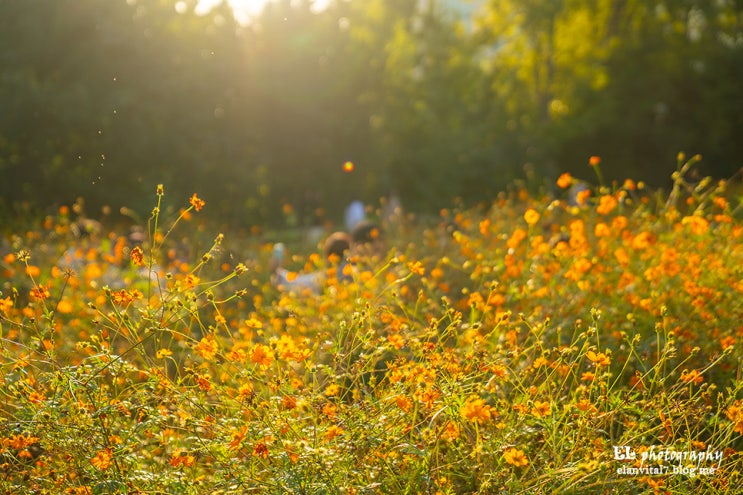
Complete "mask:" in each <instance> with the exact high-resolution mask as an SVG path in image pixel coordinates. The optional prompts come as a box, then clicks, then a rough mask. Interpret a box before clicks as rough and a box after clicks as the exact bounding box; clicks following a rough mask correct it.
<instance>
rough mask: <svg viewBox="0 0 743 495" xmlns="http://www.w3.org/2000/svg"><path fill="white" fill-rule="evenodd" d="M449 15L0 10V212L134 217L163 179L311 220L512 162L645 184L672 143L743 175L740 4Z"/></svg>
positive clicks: (248, 210)
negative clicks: (592, 164)
mask: <svg viewBox="0 0 743 495" xmlns="http://www.w3.org/2000/svg"><path fill="white" fill-rule="evenodd" d="M458 3H460V2H455V1H449V2H443V1H434V0H428V1H423V2H419V1H417V0H368V1H367V0H365V1H357V0H352V1H341V0H338V1H335V2H332V3H331V4H330V6H329V7H328V8H327V9H325V10H323V11H322V12H319V13H316V12H313V11H312V10H311V8H310V2H306V1H305V2H293V3H290V2H289V1H287V0H280V1H278V2H275V3H272V4H270V5H269V7H268V8H266V9H265V10H264V12H263V13H262V15H260V16H259V17H257V18H256V19H254V21H253V22H252V23H250V24H247V25H241V24H239V23H237V22H236V21H235V19H234V17H233V15H232V11H231V10H230V8H229V7H228V6H227V5H221V6H219V7H217V8H216V9H214V10H213V11H211V12H210V13H209V14H207V15H197V14H196V13H195V9H196V6H197V2H196V1H195V0H182V1H180V2H176V1H175V0H128V1H127V0H0V68H1V69H0V174H2V180H1V181H0V194H2V199H1V201H2V205H3V206H4V208H5V209H6V210H7V209H11V210H12V209H13V208H17V207H18V205H21V204H25V205H32V206H33V207H37V208H40V209H44V208H51V207H54V206H57V205H60V204H70V203H71V202H73V201H75V199H76V198H77V197H84V198H85V200H86V204H87V207H88V209H89V212H90V213H91V214H94V213H93V212H94V211H95V210H96V209H97V208H100V207H102V206H104V205H108V206H110V207H112V208H114V209H116V208H119V207H120V206H127V207H130V208H132V209H134V210H135V211H139V212H141V213H142V214H145V215H146V214H147V213H148V209H149V208H151V206H152V202H153V197H154V190H155V186H156V185H157V184H158V183H163V184H164V185H165V187H166V194H168V195H173V196H175V197H179V198H180V197H181V196H182V197H183V198H184V201H185V198H186V197H188V196H190V195H191V194H192V193H193V192H198V193H199V195H200V196H201V197H203V198H205V199H206V200H207V202H208V203H209V205H210V208H211V210H212V211H213V212H215V213H218V214H219V215H220V217H221V219H222V220H224V221H225V222H226V223H230V224H236V225H242V226H250V225H266V224H276V223H277V222H279V221H283V219H284V216H285V214H286V211H287V210H286V209H283V210H282V205H286V204H290V205H292V207H293V208H294V212H296V216H297V218H298V221H299V222H303V223H311V222H315V221H317V218H316V217H317V216H318V215H320V216H323V215H324V216H325V217H326V218H330V219H331V220H338V219H340V217H341V212H342V209H343V207H344V206H345V205H346V204H348V202H349V201H351V200H352V199H354V198H361V199H362V200H364V201H367V202H370V203H375V202H376V201H378V199H379V198H380V197H382V196H385V195H387V194H390V193H391V192H393V191H394V192H396V193H397V194H398V195H399V196H400V197H401V199H402V201H403V203H404V205H405V206H406V207H408V208H409V209H411V210H414V211H429V210H433V211H435V210H436V209H438V208H440V207H442V206H446V205H448V204H449V203H450V202H451V201H452V200H454V198H457V197H462V198H464V199H465V200H466V201H478V200H482V199H487V198H492V197H493V196H494V195H495V194H496V193H497V191H499V190H501V189H503V188H504V187H506V186H507V185H508V184H509V183H510V182H511V181H513V180H514V179H515V178H519V177H522V176H523V175H524V167H525V165H527V164H528V168H529V169H530V170H534V171H535V172H537V174H536V176H537V177H539V178H540V179H539V181H540V184H542V185H546V187H550V186H549V184H551V183H552V181H553V180H554V178H555V177H556V176H557V175H558V174H559V173H560V172H563V171H570V172H571V173H573V174H574V175H576V176H578V177H587V178H590V173H591V170H590V168H589V167H588V166H587V161H588V156H589V155H599V156H601V157H602V159H603V161H602V167H603V170H604V174H605V175H606V176H607V178H608V179H623V178H625V177H632V178H634V179H644V180H646V181H647V182H649V183H651V184H654V185H659V186H662V185H664V183H665V181H666V180H668V178H669V177H670V174H671V172H672V171H673V169H674V167H675V166H676V159H675V157H676V154H677V153H678V152H679V151H682V150H685V151H686V152H687V153H690V154H693V153H701V154H702V155H703V156H704V162H703V163H704V166H705V167H706V169H705V172H706V173H710V174H713V175H716V176H720V177H729V176H731V175H733V174H734V173H736V171H737V170H739V169H740V167H741V165H742V164H743V139H741V137H742V136H741V130H742V129H743V85H742V84H741V81H742V80H743V2H741V1H739V0H737V1H731V0H728V1H717V2H708V1H692V0H673V1H670V2H669V1H665V2H660V1H639V0H592V1H589V0H571V1H568V0H565V1H562V2H555V1H554V0H529V1H516V0H512V1H509V0H490V1H486V2H485V1H483V2H480V4H481V5H480V6H479V8H477V9H474V8H470V9H469V10H468V11H467V14H466V15H465V14H462V12H463V11H461V10H455V9H453V8H452V6H456V5H457V4H458ZM457 12H459V13H457ZM347 160H351V161H353V162H354V163H355V165H356V166H355V169H354V171H353V172H352V173H344V172H343V170H342V164H343V163H344V162H345V161H347ZM537 186H539V185H537ZM318 208H319V209H320V210H318ZM323 211H324V213H323Z"/></svg>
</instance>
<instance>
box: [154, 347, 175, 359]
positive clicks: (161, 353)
mask: <svg viewBox="0 0 743 495" xmlns="http://www.w3.org/2000/svg"><path fill="white" fill-rule="evenodd" d="M172 355H173V351H171V350H170V349H159V350H158V351H157V352H156V353H155V357H156V358H158V359H162V358H165V357H168V356H172Z"/></svg>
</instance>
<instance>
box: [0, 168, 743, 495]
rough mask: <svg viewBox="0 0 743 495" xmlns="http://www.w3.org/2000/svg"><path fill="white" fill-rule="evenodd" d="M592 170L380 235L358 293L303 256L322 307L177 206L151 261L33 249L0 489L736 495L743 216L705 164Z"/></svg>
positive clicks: (101, 240)
mask: <svg viewBox="0 0 743 495" xmlns="http://www.w3.org/2000/svg"><path fill="white" fill-rule="evenodd" d="M599 161H600V160H598V159H597V157H593V158H592V159H591V166H592V167H594V168H595V169H596V170H597V172H599V173H598V178H599V185H597V186H595V187H591V188H587V189H585V190H584V191H582V192H578V193H577V195H576V197H571V189H572V188H573V187H574V186H575V183H576V180H575V179H574V178H572V177H570V176H569V175H568V174H564V175H563V176H561V177H560V179H559V180H558V182H557V184H556V185H555V190H556V191H557V192H556V193H555V194H554V195H551V196H549V197H548V196H546V195H533V194H529V193H528V192H527V191H526V190H525V189H523V188H519V187H516V186H514V188H513V189H512V190H511V191H509V192H504V193H502V194H500V195H498V196H497V197H496V198H494V200H493V202H492V204H488V205H481V206H480V207H478V208H469V209H465V208H458V207H456V206H452V208H450V209H445V210H442V211H441V214H440V216H439V217H438V218H435V219H419V218H415V217H412V216H402V217H399V218H396V219H395V220H393V221H386V220H385V221H384V222H383V223H382V227H383V233H384V234H383V235H384V243H385V249H384V252H383V253H380V254H378V255H363V254H359V255H354V256H352V258H351V260H350V261H351V263H350V264H349V265H348V266H347V270H345V271H344V273H346V274H347V275H348V278H350V279H351V280H338V279H337V277H335V276H334V274H335V273H336V270H335V268H334V267H330V268H326V267H325V263H324V260H322V259H321V257H320V256H319V255H318V254H316V252H317V247H316V246H314V245H311V246H307V245H306V244H305V245H301V243H299V242H297V243H295V244H296V245H294V246H291V247H292V249H291V252H293V253H294V255H293V256H292V257H290V258H289V259H288V260H287V267H288V268H289V269H291V270H295V271H296V273H302V272H308V271H315V270H327V277H326V281H325V285H324V288H323V290H322V291H321V293H319V294H317V293H311V292H310V291H296V292H286V291H279V290H278V289H277V288H275V287H274V286H273V285H272V284H271V282H270V273H269V266H270V258H271V256H272V248H273V243H274V242H275V241H276V240H277V239H270V238H268V236H265V235H262V234H260V233H257V232H254V233H252V234H251V235H246V234H235V235H231V234H230V233H229V232H225V233H224V235H223V234H222V233H219V232H216V231H211V230H210V225H209V224H208V223H199V214H200V212H199V210H201V209H202V208H209V198H204V199H203V200H202V199H201V198H199V197H198V196H197V195H194V196H193V197H192V198H191V199H190V201H189V200H188V198H183V201H180V200H175V199H173V198H168V197H167V194H165V192H166V191H165V190H163V189H162V188H161V187H158V189H157V191H156V195H154V196H155V201H156V205H155V208H154V210H153V213H152V217H151V218H150V219H149V220H148V221H147V222H146V225H142V226H141V227H143V229H144V235H143V236H142V237H141V238H140V239H136V240H135V241H134V242H132V241H131V239H126V238H125V236H124V234H121V233H117V232H107V231H105V230H104V231H103V232H101V233H100V235H98V236H92V235H90V236H80V235H79V233H77V234H78V235H76V233H75V232H73V231H74V230H75V229H73V227H74V226H75V225H76V218H75V211H74V210H73V211H71V210H70V209H68V208H62V209H60V211H59V212H58V213H55V214H54V215H50V216H48V217H46V218H43V219H41V220H40V221H39V222H37V223H34V224H33V225H30V226H27V227H26V228H25V229H24V230H23V231H17V232H15V233H14V235H12V236H9V237H8V239H7V241H6V242H5V244H3V245H2V248H1V249H2V250H1V251H0V256H2V258H1V259H0V263H1V265H0V272H1V273H2V279H1V282H2V286H1V287H0V289H1V290H2V294H1V295H0V391H1V392H2V395H1V397H0V491H2V492H3V493H38V494H42V493H43V494H61V493H64V494H103V493H131V494H138V493H141V494H145V493H147V494H166V493H167V494H202V493H204V494H242V493H276V494H285V493H297V494H326V493H327V494H333V493H342V494H366V493H369V494H371V493H393V494H397V493H431V494H455V493H456V494H459V493H569V494H597V493H599V494H600V493H635V494H640V493H648V494H655V493H658V494H660V493H668V494H682V493H692V492H697V493H739V492H738V491H737V490H738V488H737V487H739V486H740V485H741V483H742V481H743V480H741V471H742V470H743V463H742V462H741V455H740V453H739V452H740V451H741V449H743V441H742V440H741V436H743V391H742V390H741V389H742V388H743V381H742V380H741V371H743V370H742V368H741V359H742V358H743V352H742V351H741V341H743V302H742V301H743V242H742V241H743V222H742V221H741V218H743V216H742V215H741V208H742V207H741V199H740V198H739V197H737V196H736V195H735V194H734V193H732V192H731V191H730V190H729V189H730V187H729V184H726V183H725V182H724V181H712V180H707V179H705V180H702V181H694V182H692V181H690V180H689V179H688V178H687V176H688V175H689V174H688V171H689V169H690V168H691V167H692V166H693V165H694V164H695V162H696V161H697V157H694V158H691V159H690V160H688V161H687V160H686V159H685V158H684V157H682V156H680V157H679V171H678V172H677V173H676V174H675V175H674V177H673V179H674V187H673V189H672V190H671V191H668V192H665V193H662V192H654V191H649V190H648V189H647V188H645V187H643V185H642V184H636V183H634V182H633V181H631V180H627V181H625V182H624V183H622V184H613V185H610V186H603V185H601V184H600V183H601V175H600V170H599V169H598V167H599ZM170 201H174V202H175V203H178V204H175V205H170V208H176V209H177V208H179V207H181V206H183V208H184V209H182V210H180V213H179V212H178V211H177V210H175V213H173V214H172V215H170V216H169V215H168V214H166V213H165V212H167V211H169V210H168V205H167V203H168V202H170ZM181 203H183V204H181ZM171 217H172V218H171ZM184 240H185V241H184ZM70 250H71V251H70ZM66 255H68V256H72V257H73V258H75V260H77V263H76V264H75V263H72V262H65V261H64V259H65V256H66Z"/></svg>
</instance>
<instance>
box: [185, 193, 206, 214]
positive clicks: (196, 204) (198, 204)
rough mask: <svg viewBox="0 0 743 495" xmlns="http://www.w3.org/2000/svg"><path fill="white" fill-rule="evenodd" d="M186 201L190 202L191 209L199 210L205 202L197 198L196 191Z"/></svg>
mask: <svg viewBox="0 0 743 495" xmlns="http://www.w3.org/2000/svg"><path fill="white" fill-rule="evenodd" d="M188 202H189V203H191V206H193V209H194V210H196V211H201V209H202V208H203V207H204V205H206V202H205V201H204V200H203V199H201V198H199V197H198V196H197V195H196V193H193V196H191V199H189V200H188Z"/></svg>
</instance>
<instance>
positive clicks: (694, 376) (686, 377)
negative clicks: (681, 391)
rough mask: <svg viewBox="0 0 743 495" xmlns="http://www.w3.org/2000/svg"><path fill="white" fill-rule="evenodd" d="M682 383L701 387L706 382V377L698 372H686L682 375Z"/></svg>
mask: <svg viewBox="0 0 743 495" xmlns="http://www.w3.org/2000/svg"><path fill="white" fill-rule="evenodd" d="M681 381H682V382H684V383H693V384H694V385H699V384H700V383H702V382H703V381H704V377H703V376H702V375H701V374H700V373H699V371H697V370H691V371H686V370H684V371H683V373H681Z"/></svg>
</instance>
